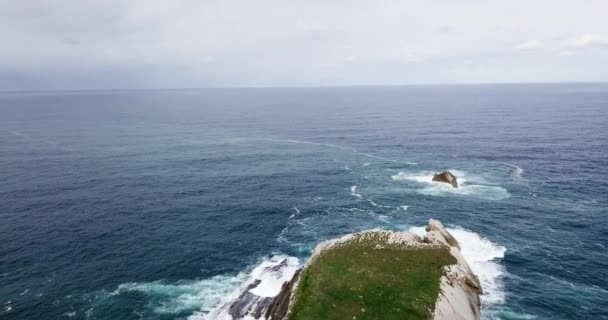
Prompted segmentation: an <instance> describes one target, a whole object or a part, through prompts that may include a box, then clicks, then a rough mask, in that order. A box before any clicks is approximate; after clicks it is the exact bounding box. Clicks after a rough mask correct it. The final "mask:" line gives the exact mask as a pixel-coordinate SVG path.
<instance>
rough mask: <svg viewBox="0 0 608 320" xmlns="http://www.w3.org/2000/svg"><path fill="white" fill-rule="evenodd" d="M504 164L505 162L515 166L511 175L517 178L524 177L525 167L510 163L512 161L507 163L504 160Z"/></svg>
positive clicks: (507, 164) (506, 164)
mask: <svg viewBox="0 0 608 320" xmlns="http://www.w3.org/2000/svg"><path fill="white" fill-rule="evenodd" d="M502 164H504V165H505V166H508V167H511V168H513V169H514V170H513V172H512V173H511V176H512V177H513V178H515V179H523V176H522V175H523V174H524V169H522V168H520V167H518V166H516V165H514V164H510V163H506V162H503V163H502Z"/></svg>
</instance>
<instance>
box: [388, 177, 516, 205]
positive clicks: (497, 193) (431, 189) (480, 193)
mask: <svg viewBox="0 0 608 320" xmlns="http://www.w3.org/2000/svg"><path fill="white" fill-rule="evenodd" d="M450 172H452V173H454V174H455V175H456V176H457V177H458V184H459V186H458V188H454V187H452V186H451V185H449V184H447V183H442V182H435V181H433V175H434V174H435V172H433V171H421V172H415V173H408V172H399V173H397V174H395V175H393V176H391V178H392V179H393V180H395V181H414V182H417V183H419V184H422V185H424V187H423V188H422V189H416V192H418V193H420V194H424V195H428V196H449V195H461V196H472V197H476V198H482V199H487V200H502V199H505V198H508V197H510V194H509V192H508V191H507V190H506V189H504V188H502V187H499V186H491V185H486V184H488V183H487V182H486V181H485V180H484V179H483V178H481V177H476V176H473V175H471V174H469V173H467V172H465V171H460V170H450Z"/></svg>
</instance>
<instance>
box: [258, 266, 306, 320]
mask: <svg viewBox="0 0 608 320" xmlns="http://www.w3.org/2000/svg"><path fill="white" fill-rule="evenodd" d="M301 271H302V270H301V269H300V270H298V271H296V273H295V274H294V275H293V278H292V279H291V281H289V282H285V283H284V284H283V287H282V288H281V293H279V295H278V296H276V298H274V301H273V302H272V304H271V305H270V306H268V309H267V310H266V315H265V316H266V319H268V320H280V319H284V318H285V316H287V312H288V311H289V305H290V304H291V299H292V292H293V290H294V289H295V287H296V286H297V283H298V280H299V278H300V272H301Z"/></svg>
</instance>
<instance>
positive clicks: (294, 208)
mask: <svg viewBox="0 0 608 320" xmlns="http://www.w3.org/2000/svg"><path fill="white" fill-rule="evenodd" d="M293 211H294V213H293V214H292V215H291V216H289V218H294V217H295V216H296V215H298V214H300V209H298V207H296V206H293Z"/></svg>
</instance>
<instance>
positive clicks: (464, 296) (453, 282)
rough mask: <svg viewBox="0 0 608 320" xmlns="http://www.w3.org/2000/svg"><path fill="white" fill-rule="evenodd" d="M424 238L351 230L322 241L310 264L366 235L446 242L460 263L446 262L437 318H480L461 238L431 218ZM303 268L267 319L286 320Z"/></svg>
mask: <svg viewBox="0 0 608 320" xmlns="http://www.w3.org/2000/svg"><path fill="white" fill-rule="evenodd" d="M426 231H427V233H426V235H425V237H424V239H422V238H420V237H419V236H417V235H415V234H413V233H411V232H392V231H386V230H379V229H374V230H368V231H363V232H360V233H356V234H348V235H345V236H343V237H341V238H338V239H333V240H328V241H324V242H322V243H320V244H319V245H317V247H316V248H315V250H314V253H313V255H312V257H311V259H310V260H309V261H308V264H310V263H311V262H312V261H314V259H315V258H316V257H318V256H320V254H321V253H322V252H323V251H325V250H329V249H331V248H333V247H335V246H339V245H340V244H342V243H346V242H349V241H354V240H355V239H356V241H364V240H365V237H367V236H373V235H382V236H384V237H385V239H386V242H387V243H392V244H402V245H406V246H410V247H412V248H425V247H434V246H444V247H448V248H449V249H450V254H451V255H452V256H453V257H454V258H456V261H457V264H454V265H449V266H445V267H444V269H443V274H442V276H441V278H440V281H439V282H440V288H439V296H438V297H437V301H436V303H435V310H434V312H433V319H434V320H478V319H480V316H481V315H480V305H481V302H480V298H479V295H480V294H481V293H482V291H481V284H480V282H479V279H478V278H477V276H476V275H475V274H474V273H473V271H471V268H470V267H469V265H468V263H467V262H466V260H465V259H464V257H463V256H462V254H461V252H460V245H459V244H458V241H457V240H456V239H455V238H454V237H453V236H452V235H451V234H450V233H449V232H448V231H447V229H446V228H445V227H444V226H443V224H442V223H441V222H439V221H437V220H433V219H431V220H429V223H428V226H427V228H426ZM299 276H300V271H298V272H297V273H296V275H295V276H294V278H293V279H292V280H291V281H290V282H289V283H285V284H284V285H283V288H282V290H281V293H280V294H279V296H277V298H276V299H275V302H274V303H273V304H272V305H271V306H270V307H269V308H268V311H267V313H266V317H267V319H272V320H283V319H287V318H288V314H289V308H290V307H291V306H292V305H293V302H294V301H293V299H294V296H293V292H294V290H295V289H296V288H297V284H298V280H299Z"/></svg>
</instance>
